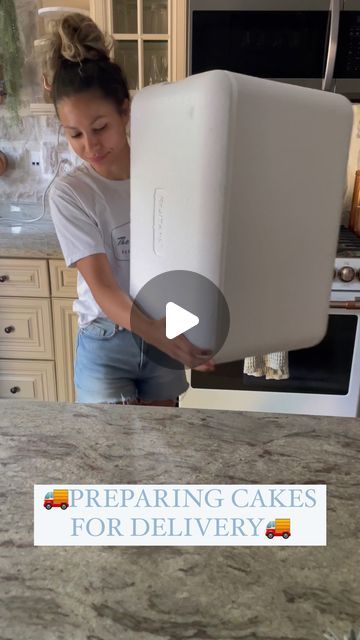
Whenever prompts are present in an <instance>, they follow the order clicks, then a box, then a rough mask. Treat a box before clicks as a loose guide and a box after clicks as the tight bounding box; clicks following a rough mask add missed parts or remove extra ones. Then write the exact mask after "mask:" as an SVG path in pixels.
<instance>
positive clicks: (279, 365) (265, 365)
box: [244, 351, 289, 380]
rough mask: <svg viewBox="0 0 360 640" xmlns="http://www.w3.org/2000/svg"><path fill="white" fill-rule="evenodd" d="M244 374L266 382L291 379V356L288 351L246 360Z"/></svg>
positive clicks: (251, 357)
mask: <svg viewBox="0 0 360 640" xmlns="http://www.w3.org/2000/svg"><path fill="white" fill-rule="evenodd" d="M244 373H245V374H246V375H248V376H255V377H256V378H260V377H261V376H265V378H266V380H286V379H287V378H289V355H288V352H287V351H274V352H273V353H267V354H266V355H263V356H250V357H248V358H245V360H244Z"/></svg>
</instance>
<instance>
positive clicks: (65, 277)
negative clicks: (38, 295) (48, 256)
mask: <svg viewBox="0 0 360 640" xmlns="http://www.w3.org/2000/svg"><path fill="white" fill-rule="evenodd" d="M49 267H50V282H51V295H52V297H53V298H76V297H77V286H76V285H77V269H75V268H73V267H67V266H66V265H65V262H64V261H63V260H50V261H49Z"/></svg>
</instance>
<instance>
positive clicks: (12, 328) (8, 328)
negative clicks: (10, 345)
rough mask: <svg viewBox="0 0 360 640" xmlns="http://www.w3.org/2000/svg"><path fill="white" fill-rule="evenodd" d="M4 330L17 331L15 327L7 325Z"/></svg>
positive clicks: (8, 331)
mask: <svg viewBox="0 0 360 640" xmlns="http://www.w3.org/2000/svg"><path fill="white" fill-rule="evenodd" d="M4 331H5V333H12V332H13V331H15V327H5V329H4Z"/></svg>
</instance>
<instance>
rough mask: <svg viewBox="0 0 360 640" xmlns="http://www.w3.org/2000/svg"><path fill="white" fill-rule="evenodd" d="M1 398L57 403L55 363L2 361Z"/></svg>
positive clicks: (0, 369) (0, 375)
mask: <svg viewBox="0 0 360 640" xmlns="http://www.w3.org/2000/svg"><path fill="white" fill-rule="evenodd" d="M0 398H1V399H7V398H9V399H10V398H13V399H14V400H47V401H56V384H55V366H54V363H53V362H41V361H35V360H33V361H32V360H0Z"/></svg>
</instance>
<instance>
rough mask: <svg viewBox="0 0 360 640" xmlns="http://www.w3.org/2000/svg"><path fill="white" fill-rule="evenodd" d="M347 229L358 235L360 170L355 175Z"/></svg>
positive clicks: (359, 227) (359, 230) (359, 231)
mask: <svg viewBox="0 0 360 640" xmlns="http://www.w3.org/2000/svg"><path fill="white" fill-rule="evenodd" d="M349 229H351V230H352V231H354V232H355V233H356V234H357V235H360V170H358V171H357V172H356V173H355V182H354V192H353V198H352V203H351V210H350V219H349Z"/></svg>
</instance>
